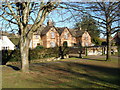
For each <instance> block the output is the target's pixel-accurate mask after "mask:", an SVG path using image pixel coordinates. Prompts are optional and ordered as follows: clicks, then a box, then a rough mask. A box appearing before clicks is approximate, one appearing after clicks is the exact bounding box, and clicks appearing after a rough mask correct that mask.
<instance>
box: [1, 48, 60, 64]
mask: <svg viewBox="0 0 120 90" xmlns="http://www.w3.org/2000/svg"><path fill="white" fill-rule="evenodd" d="M58 52H59V50H58V48H54V49H53V48H49V49H46V48H41V49H32V50H29V60H35V59H42V58H48V57H58V56H59V54H58ZM20 60H21V57H20V50H3V51H2V62H4V61H20Z"/></svg>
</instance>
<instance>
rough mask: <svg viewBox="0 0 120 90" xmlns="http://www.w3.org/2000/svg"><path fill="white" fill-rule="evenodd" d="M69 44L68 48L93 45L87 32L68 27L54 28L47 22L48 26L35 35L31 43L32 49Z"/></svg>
mask: <svg viewBox="0 0 120 90" xmlns="http://www.w3.org/2000/svg"><path fill="white" fill-rule="evenodd" d="M64 42H67V45H68V47H72V46H74V45H77V44H78V43H81V45H82V46H90V45H91V44H92V42H91V37H90V35H89V33H88V32H87V31H85V32H83V31H76V30H74V29H69V28H67V27H63V28H59V27H54V25H53V23H52V22H51V21H48V22H47V26H46V27H44V28H43V30H42V31H41V33H37V34H34V35H33V38H32V40H31V43H33V44H32V45H33V46H32V48H35V47H36V46H38V45H43V46H44V47H46V48H50V47H55V46H62V45H63V43H64Z"/></svg>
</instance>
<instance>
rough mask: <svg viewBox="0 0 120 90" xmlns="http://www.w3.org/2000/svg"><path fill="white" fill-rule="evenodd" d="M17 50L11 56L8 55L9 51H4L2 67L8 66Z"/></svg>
mask: <svg viewBox="0 0 120 90" xmlns="http://www.w3.org/2000/svg"><path fill="white" fill-rule="evenodd" d="M13 53H15V50H13V51H12V52H11V53H10V54H8V50H2V55H3V57H2V65H6V63H7V62H8V61H9V60H10V59H11V57H12V55H13Z"/></svg>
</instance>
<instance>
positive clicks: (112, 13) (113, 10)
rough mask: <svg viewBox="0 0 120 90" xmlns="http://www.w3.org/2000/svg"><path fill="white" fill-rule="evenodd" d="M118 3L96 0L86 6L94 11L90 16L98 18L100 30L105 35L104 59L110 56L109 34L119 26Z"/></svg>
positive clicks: (108, 58)
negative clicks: (97, 0) (98, 0)
mask: <svg viewBox="0 0 120 90" xmlns="http://www.w3.org/2000/svg"><path fill="white" fill-rule="evenodd" d="M119 7H120V3H119V2H97V3H91V4H89V6H88V7H87V9H90V10H92V11H93V12H94V14H92V15H91V16H92V17H93V18H96V19H98V20H99V21H98V23H99V26H100V27H102V32H103V33H104V34H105V35H106V36H107V38H106V41H107V54H106V60H110V59H111V58H110V56H111V35H112V34H114V33H115V32H117V31H119V28H120V26H119V25H118V22H119V21H120V15H118V14H119V13H120V8H119Z"/></svg>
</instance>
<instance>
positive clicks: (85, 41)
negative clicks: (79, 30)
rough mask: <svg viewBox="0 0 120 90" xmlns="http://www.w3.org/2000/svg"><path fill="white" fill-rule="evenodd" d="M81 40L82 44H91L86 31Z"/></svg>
mask: <svg viewBox="0 0 120 90" xmlns="http://www.w3.org/2000/svg"><path fill="white" fill-rule="evenodd" d="M81 40H82V46H90V45H91V44H92V42H91V37H90V35H89V33H88V32H85V33H84V34H83V35H82V38H81Z"/></svg>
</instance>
